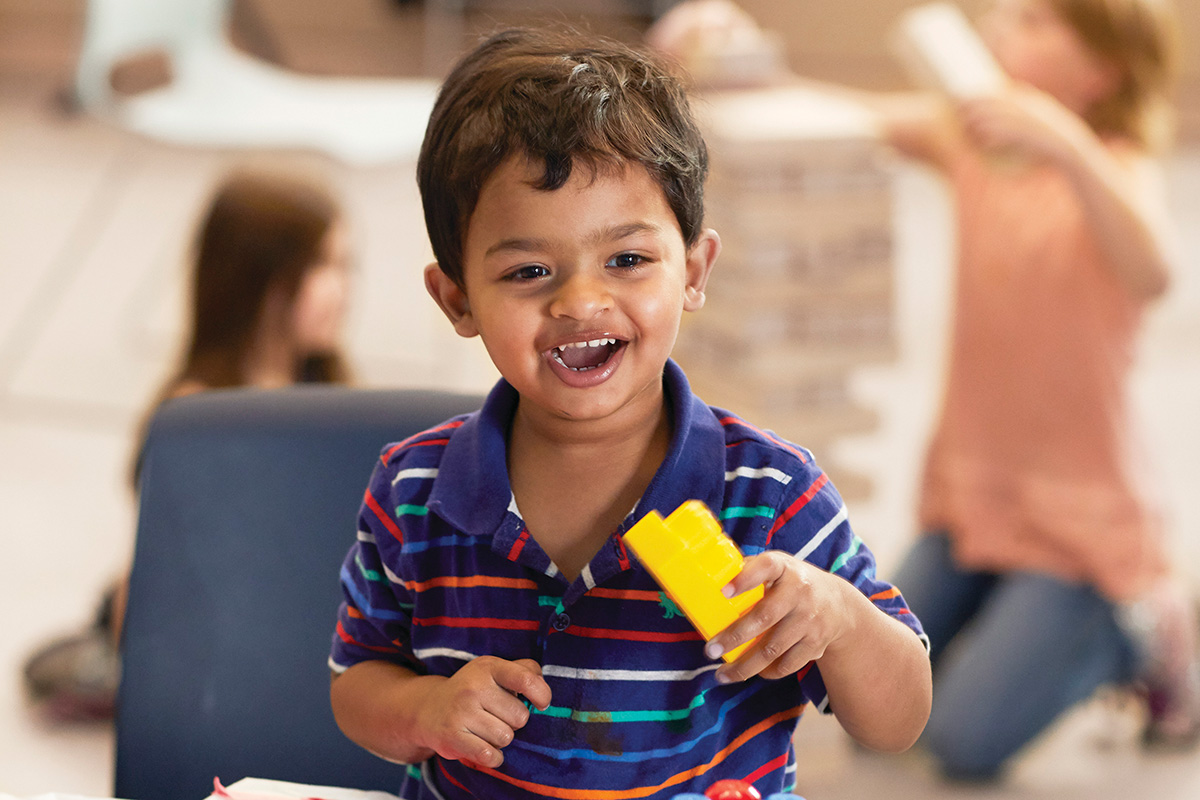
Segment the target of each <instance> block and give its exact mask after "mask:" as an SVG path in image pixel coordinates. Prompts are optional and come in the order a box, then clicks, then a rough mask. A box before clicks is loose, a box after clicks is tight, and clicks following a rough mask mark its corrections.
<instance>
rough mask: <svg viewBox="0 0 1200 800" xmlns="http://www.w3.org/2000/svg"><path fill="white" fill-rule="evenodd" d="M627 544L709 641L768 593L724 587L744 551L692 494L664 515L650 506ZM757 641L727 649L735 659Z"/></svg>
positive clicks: (739, 566) (629, 533)
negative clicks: (728, 591) (732, 592)
mask: <svg viewBox="0 0 1200 800" xmlns="http://www.w3.org/2000/svg"><path fill="white" fill-rule="evenodd" d="M624 539H625V544H626V545H628V546H629V549H631V550H632V551H633V553H634V555H636V556H637V557H638V561H640V562H642V564H643V565H644V566H645V567H646V569H647V570H649V571H650V574H651V575H653V576H654V580H656V581H658V585H659V586H661V587H662V588H663V591H665V592H666V593H667V596H668V597H670V598H671V600H672V602H674V603H675V605H676V606H678V607H679V610H680V611H682V612H683V613H684V614H685V615H686V616H687V618H688V619H689V620H690V621H691V623H692V624H693V625H694V626H696V630H698V631H700V634H701V635H702V636H703V637H704V639H705V641H707V640H709V639H711V638H712V637H714V636H716V635H717V634H718V633H720V632H721V631H723V630H725V629H726V628H727V627H729V625H730V624H731V623H732V622H734V621H735V620H737V619H738V618H739V617H741V616H742V615H743V614H745V613H746V612H747V611H748V610H749V609H750V607H751V606H753V605H754V604H755V603H757V602H758V601H759V600H760V599H761V598H762V596H763V587H762V586H755V587H754V588H753V589H751V590H750V591H748V592H742V593H741V594H739V595H737V596H736V597H732V598H730V597H726V596H725V595H723V594H722V593H721V589H723V588H724V587H725V586H726V584H728V583H729V582H730V581H731V580H733V578H734V576H735V575H737V574H738V573H739V572H741V571H742V560H743V559H742V554H741V552H740V551H739V550H738V548H737V545H735V544H734V543H733V540H732V539H730V538H729V537H728V536H727V535H725V531H723V530H722V529H721V523H720V522H718V521H717V518H716V517H714V516H713V513H712V512H711V511H709V510H708V506H706V505H704V503H702V502H700V501H699V500H688V501H687V502H686V503H684V504H683V505H681V506H680V507H679V508H677V509H675V511H673V512H672V513H671V514H670V515H669V516H668V517H667V518H666V519H665V520H664V519H663V518H662V516H661V515H660V514H659V513H658V512H657V511H651V512H650V513H649V514H647V515H646V516H644V517H642V518H641V519H640V520H638V522H637V523H636V524H635V525H634V526H633V527H632V528H630V529H629V530H628V531H626V533H625V536H624ZM751 644H752V642H746V643H745V644H743V645H741V646H739V647H735V648H733V649H732V650H730V651H728V652H726V653H724V655H723V657H724V659H725V660H726V661H733V660H734V659H735V658H737V657H738V656H739V655H741V653H742V652H743V651H744V650H745V649H746V648H747V647H749V646H750V645H751Z"/></svg>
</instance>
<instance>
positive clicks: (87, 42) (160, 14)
mask: <svg viewBox="0 0 1200 800" xmlns="http://www.w3.org/2000/svg"><path fill="white" fill-rule="evenodd" d="M232 5H233V0H88V4H87V12H86V14H85V15H84V25H83V41H82V43H81V44H80V48H79V60H78V62H77V63H76V67H75V95H76V97H77V98H78V100H79V102H80V103H81V105H83V107H84V108H98V107H101V106H103V105H104V104H105V103H107V102H108V101H109V99H110V97H111V94H112V89H111V87H110V86H109V83H108V80H109V70H111V69H112V67H113V65H114V64H115V63H116V62H117V61H120V60H121V59H122V58H125V57H127V56H130V55H134V54H136V53H138V52H140V51H145V50H151V49H158V50H162V51H164V52H165V53H168V54H171V55H178V54H179V53H180V52H181V51H183V50H186V49H187V48H188V47H190V46H193V45H194V44H196V43H203V44H209V43H212V42H217V41H223V40H224V37H225V29H226V26H227V25H228V21H229V15H230V10H231V8H232Z"/></svg>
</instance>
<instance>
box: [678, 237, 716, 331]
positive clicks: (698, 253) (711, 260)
mask: <svg viewBox="0 0 1200 800" xmlns="http://www.w3.org/2000/svg"><path fill="white" fill-rule="evenodd" d="M720 254H721V237H720V236H718V235H717V232H716V231H714V230H713V229H712V228H705V229H704V230H702V231H701V232H700V237H699V238H698V239H696V243H695V244H693V245H692V246H691V248H690V249H689V250H688V254H687V267H686V269H687V285H686V286H685V287H684V290H683V310H684V311H699V310H700V309H701V308H703V307H704V289H705V287H706V286H708V276H709V274H710V273H711V272H712V268H713V264H715V263H716V261H717V256H718V255H720Z"/></svg>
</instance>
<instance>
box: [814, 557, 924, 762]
mask: <svg viewBox="0 0 1200 800" xmlns="http://www.w3.org/2000/svg"><path fill="white" fill-rule="evenodd" d="M830 577H831V578H832V579H833V580H834V581H836V582H838V583H840V584H841V592H842V593H843V594H844V595H845V597H846V611H847V620H848V623H849V624H848V627H847V630H846V632H845V634H844V635H843V636H841V637H840V638H839V639H837V640H836V641H835V642H832V643H830V645H829V646H828V647H827V648H826V649H825V654H824V655H823V656H821V658H820V659H818V660H817V666H818V668H819V669H820V670H821V677H822V679H823V680H824V681H825V690H826V691H827V692H828V693H829V707H830V708H831V709H832V710H833V713H834V715H835V716H836V717H837V719H838V722H839V723H840V724H841V726H842V727H843V728H844V729H845V730H846V732H847V733H849V734H850V735H851V736H853V737H854V739H855V740H856V741H858V742H859V743H860V744H863V745H865V746H867V747H870V748H872V749H875V750H883V751H886V752H899V751H901V750H906V749H908V748H909V747H911V746H912V745H913V743H915V742H916V740H917V737H918V736H920V735H921V731H923V730H924V729H925V723H926V722H927V721H928V720H929V711H930V707H931V706H930V704H931V703H932V701H933V685H932V675H931V668H930V663H929V655H928V653H926V652H925V645H924V644H923V643H922V642H921V640H920V639H919V638H918V637H917V636H916V635H915V634H914V633H913V632H912V630H911V629H909V628H908V627H907V626H905V625H904V624H903V623H901V622H899V621H898V620H896V619H894V618H892V617H889V616H888V615H887V614H885V613H883V612H882V611H880V610H879V609H878V608H876V607H875V605H874V604H873V603H872V602H871V601H870V600H868V599H867V597H866V595H864V594H862V593H861V592H859V591H858V590H857V589H855V588H854V587H853V586H852V585H851V584H850V583H849V582H847V581H844V580H842V579H841V578H838V577H836V576H832V575H831V576H830Z"/></svg>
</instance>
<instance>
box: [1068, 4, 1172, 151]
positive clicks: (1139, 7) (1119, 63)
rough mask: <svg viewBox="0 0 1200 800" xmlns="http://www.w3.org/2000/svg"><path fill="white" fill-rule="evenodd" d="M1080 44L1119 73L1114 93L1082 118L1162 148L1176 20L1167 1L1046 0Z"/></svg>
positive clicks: (1167, 131) (1168, 133) (1168, 120)
mask: <svg viewBox="0 0 1200 800" xmlns="http://www.w3.org/2000/svg"><path fill="white" fill-rule="evenodd" d="M1050 6H1051V8H1053V9H1054V11H1055V12H1056V13H1057V14H1058V15H1059V16H1060V17H1061V18H1062V19H1063V21H1065V22H1066V23H1067V24H1068V25H1070V26H1071V27H1072V28H1073V29H1074V30H1075V32H1076V33H1077V34H1078V35H1079V38H1080V39H1081V40H1082V41H1083V43H1084V44H1085V45H1086V46H1087V47H1088V48H1089V49H1091V50H1092V51H1093V52H1094V53H1096V54H1097V55H1098V56H1100V57H1101V58H1104V59H1106V60H1108V61H1109V62H1111V63H1112V64H1113V65H1114V66H1115V67H1116V68H1117V69H1118V70H1119V72H1120V75H1121V81H1120V84H1119V85H1118V87H1117V90H1116V92H1114V93H1113V95H1112V96H1111V97H1109V98H1106V99H1104V100H1101V101H1100V102H1099V103H1096V104H1095V105H1094V106H1093V107H1092V108H1091V109H1089V110H1088V112H1087V114H1085V115H1084V118H1085V119H1086V120H1087V122H1088V124H1089V125H1091V127H1092V129H1093V130H1095V131H1096V132H1097V133H1099V134H1102V135H1105V134H1107V135H1112V136H1121V137H1124V138H1127V139H1130V140H1132V141H1133V142H1135V143H1137V144H1138V145H1139V146H1141V147H1143V148H1145V149H1148V150H1161V149H1163V148H1165V147H1166V146H1167V145H1168V144H1169V143H1170V140H1171V137H1172V134H1173V132H1174V121H1175V113H1174V104H1173V100H1174V98H1173V92H1174V88H1175V79H1176V77H1177V71H1178V66H1179V65H1178V60H1179V53H1178V47H1179V41H1178V39H1179V21H1178V19H1177V18H1176V16H1175V10H1174V7H1173V4H1172V2H1171V0H1050Z"/></svg>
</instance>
